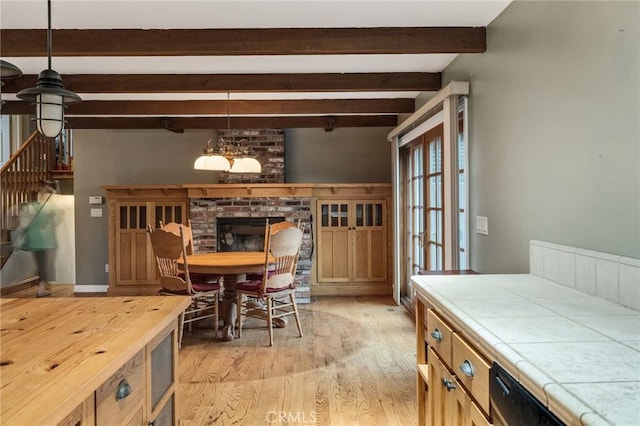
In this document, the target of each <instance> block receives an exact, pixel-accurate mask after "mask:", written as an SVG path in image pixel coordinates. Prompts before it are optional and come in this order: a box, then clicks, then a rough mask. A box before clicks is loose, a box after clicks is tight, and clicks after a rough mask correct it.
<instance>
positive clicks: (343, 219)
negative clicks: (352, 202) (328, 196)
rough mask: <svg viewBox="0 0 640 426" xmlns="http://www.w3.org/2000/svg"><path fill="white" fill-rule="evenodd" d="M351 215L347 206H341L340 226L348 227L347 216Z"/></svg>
mask: <svg viewBox="0 0 640 426" xmlns="http://www.w3.org/2000/svg"><path fill="white" fill-rule="evenodd" d="M348 213H349V209H348V208H347V205H346V204H340V226H343V227H346V226H348V222H347V221H348V219H349V217H348V216H347V215H348Z"/></svg>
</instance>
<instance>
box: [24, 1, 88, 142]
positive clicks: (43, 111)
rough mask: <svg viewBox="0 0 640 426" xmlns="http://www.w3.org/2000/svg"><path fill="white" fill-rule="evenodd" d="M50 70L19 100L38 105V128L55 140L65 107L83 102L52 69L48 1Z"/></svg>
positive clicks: (48, 5)
mask: <svg viewBox="0 0 640 426" xmlns="http://www.w3.org/2000/svg"><path fill="white" fill-rule="evenodd" d="M47 24H48V26H47V56H48V59H49V62H48V68H47V69H46V70H43V71H42V72H40V75H38V83H37V85H36V87H31V88H29V89H24V90H21V91H19V92H18V93H17V96H18V98H19V99H22V100H24V101H29V102H33V103H35V104H36V127H37V128H38V131H39V132H40V133H42V134H43V135H45V136H47V137H49V138H54V137H56V136H58V135H59V134H60V132H61V131H62V128H63V127H64V107H65V105H67V104H75V103H78V102H81V101H82V99H81V98H80V96H78V95H76V94H75V93H73V92H72V91H70V90H66V89H65V88H64V86H63V85H62V77H60V74H58V73H57V72H56V71H54V70H53V69H52V68H51V0H47Z"/></svg>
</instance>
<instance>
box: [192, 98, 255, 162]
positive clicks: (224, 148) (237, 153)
mask: <svg viewBox="0 0 640 426" xmlns="http://www.w3.org/2000/svg"><path fill="white" fill-rule="evenodd" d="M230 96H231V95H230V93H227V143H225V141H224V139H223V138H222V137H220V138H219V139H218V147H217V148H216V149H214V148H213V147H212V146H211V142H212V141H213V139H209V141H208V142H207V146H206V147H205V148H204V149H203V153H202V155H201V156H200V157H198V158H197V159H196V161H195V162H194V163H193V168H194V169H196V170H212V171H221V172H230V173H261V172H262V165H261V164H260V162H259V161H258V160H256V159H255V157H254V156H253V153H252V152H251V151H250V149H249V150H244V149H242V142H243V141H244V142H246V139H242V140H240V142H239V143H238V145H235V146H234V145H233V144H232V143H231V111H230V104H231V101H230Z"/></svg>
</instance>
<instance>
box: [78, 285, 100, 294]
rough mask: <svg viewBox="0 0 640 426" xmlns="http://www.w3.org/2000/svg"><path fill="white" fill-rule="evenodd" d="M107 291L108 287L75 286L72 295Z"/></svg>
mask: <svg viewBox="0 0 640 426" xmlns="http://www.w3.org/2000/svg"><path fill="white" fill-rule="evenodd" d="M108 289H109V286H108V285H77V284H76V285H75V286H73V292H74V293H106V292H107V290H108Z"/></svg>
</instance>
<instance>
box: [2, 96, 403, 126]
mask: <svg viewBox="0 0 640 426" xmlns="http://www.w3.org/2000/svg"><path fill="white" fill-rule="evenodd" d="M32 109H33V106H32V105H30V104H29V103H28V102H23V101H8V102H6V103H5V104H4V105H3V106H2V113H3V114H28V113H29V112H32ZM413 110H414V100H413V99H412V98H398V99H297V100H288V99H281V100H277V99H276V100H236V101H226V100H186V101H84V102H81V103H78V104H74V105H69V107H68V109H67V112H65V116H66V115H70V116H72V115H132V114H134V115H191V114H218V115H222V116H223V117H221V119H222V118H224V116H225V115H226V114H376V113H381V114H385V113H386V114H391V113H409V112H412V111H413ZM234 126H236V127H237V126H238V123H236V122H235V121H234ZM173 127H175V124H174V126H173Z"/></svg>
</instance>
